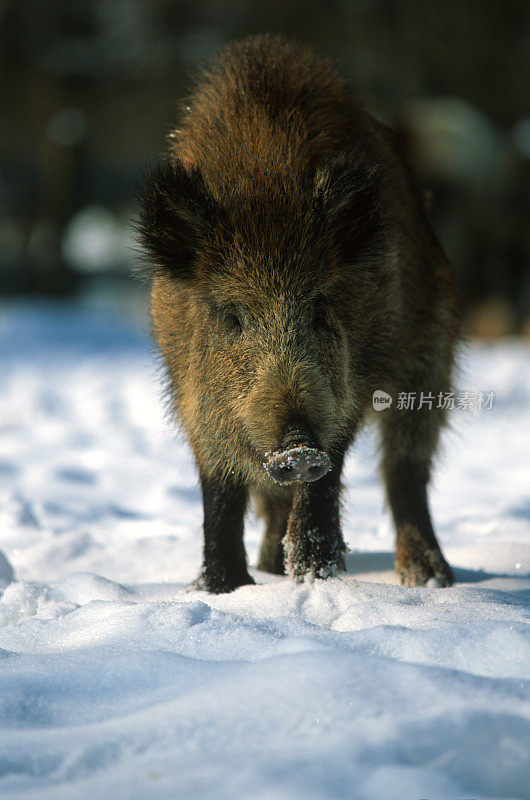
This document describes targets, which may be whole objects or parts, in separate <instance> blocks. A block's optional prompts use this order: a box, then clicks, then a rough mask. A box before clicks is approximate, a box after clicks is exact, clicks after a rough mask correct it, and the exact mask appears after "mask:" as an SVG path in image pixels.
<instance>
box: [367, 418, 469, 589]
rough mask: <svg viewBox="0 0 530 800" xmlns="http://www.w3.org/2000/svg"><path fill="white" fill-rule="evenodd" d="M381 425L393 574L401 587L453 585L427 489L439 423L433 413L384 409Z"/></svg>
mask: <svg viewBox="0 0 530 800" xmlns="http://www.w3.org/2000/svg"><path fill="white" fill-rule="evenodd" d="M383 413H384V414H385V417H384V419H383V420H382V427H383V463H382V467H383V477H384V481H385V485H386V493H387V498H388V504H389V506H390V510H391V512H392V517H393V519H394V525H395V529H396V571H397V573H398V576H399V578H400V580H401V583H403V584H405V585H407V586H423V585H425V584H426V583H427V582H429V581H432V582H433V583H434V584H435V585H437V586H451V584H452V583H453V580H454V578H453V573H452V570H451V567H450V566H449V564H448V563H447V561H446V560H445V558H444V557H443V554H442V551H441V550H440V545H439V544H438V542H437V540H436V535H435V533H434V529H433V525H432V522H431V515H430V511H429V504H428V499H427V485H428V482H429V475H430V469H431V460H432V455H433V453H434V451H435V449H436V444H437V441H438V435H439V431H440V428H441V426H442V424H443V416H442V413H441V412H440V411H439V410H438V409H435V408H433V409H432V410H428V409H426V410H424V409H421V410H418V411H398V410H397V409H396V410H392V409H390V410H388V411H384V412H383Z"/></svg>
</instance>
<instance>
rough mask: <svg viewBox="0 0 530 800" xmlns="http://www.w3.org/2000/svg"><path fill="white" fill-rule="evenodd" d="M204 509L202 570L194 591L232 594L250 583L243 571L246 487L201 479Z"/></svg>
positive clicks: (205, 477) (245, 568)
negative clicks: (202, 590)
mask: <svg viewBox="0 0 530 800" xmlns="http://www.w3.org/2000/svg"><path fill="white" fill-rule="evenodd" d="M201 489H202V500H203V507H204V548H203V567H202V570H201V573H200V575H199V577H198V578H197V580H196V581H195V583H194V584H193V585H194V587H195V588H196V589H204V590H206V591H207V592H213V593H214V594H222V593H223V592H232V591H233V590H234V589H237V587H238V586H243V585H244V584H248V583H254V580H253V579H252V578H251V577H250V575H249V574H248V571H247V558H246V553H245V545H244V543H243V520H244V516H245V508H246V504H247V490H246V487H245V486H244V485H242V484H240V483H235V482H231V481H230V480H222V479H220V478H216V477H211V476H206V475H201Z"/></svg>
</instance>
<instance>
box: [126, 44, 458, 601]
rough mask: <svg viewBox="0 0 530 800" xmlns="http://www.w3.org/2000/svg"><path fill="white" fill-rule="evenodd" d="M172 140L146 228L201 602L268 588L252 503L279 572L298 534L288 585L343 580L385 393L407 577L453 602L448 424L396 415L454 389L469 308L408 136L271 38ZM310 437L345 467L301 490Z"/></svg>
mask: <svg viewBox="0 0 530 800" xmlns="http://www.w3.org/2000/svg"><path fill="white" fill-rule="evenodd" d="M170 141H171V145H170V149H169V153H168V156H167V159H166V160H165V161H163V162H162V163H161V164H159V165H158V166H156V167H155V168H154V169H153V170H152V171H151V173H150V176H149V177H148V178H147V180H146V182H145V188H144V192H143V198H142V207H141V211H140V223H139V230H140V235H141V240H142V244H143V247H144V251H145V253H146V255H147V258H148V259H149V261H150V263H151V265H152V277H153V282H152V319H153V332H154V335H155V337H156V339H157V341H158V344H159V346H160V349H161V352H162V355H163V358H164V361H165V365H166V368H167V373H168V377H169V382H170V393H171V397H172V401H173V406H174V411H175V415H176V418H177V419H178V420H179V421H180V423H181V424H182V426H183V428H184V430H185V431H186V433H187V435H188V438H189V441H190V443H191V446H192V448H193V450H194V453H195V458H196V461H197V465H198V468H199V473H200V476H201V484H202V487H203V496H204V503H205V541H206V545H205V548H206V549H205V564H204V567H203V571H202V573H201V578H200V585H201V587H203V588H206V589H209V590H211V591H230V590H231V589H233V588H235V587H236V586H237V585H241V583H246V582H249V581H250V580H251V578H250V576H249V575H248V572H247V569H246V561H245V555H244V548H243V545H242V535H243V533H242V531H243V527H242V516H241V515H242V514H243V513H244V509H245V506H246V498H247V495H248V493H249V492H251V493H252V494H254V495H256V496H259V506H260V508H261V509H262V510H263V513H264V515H265V517H266V519H267V534H266V535H267V537H268V538H267V540H266V543H265V545H264V548H263V549H262V557H261V560H260V566H261V567H262V568H269V569H271V570H273V571H280V569H279V566H278V565H279V564H282V563H283V556H282V542H281V539H282V537H281V535H280V533H281V527H282V525H285V531H286V538H285V540H284V544H285V551H286V553H287V554H288V559H287V560H288V562H289V563H288V564H287V567H288V571H289V572H290V574H292V575H294V576H295V577H297V578H300V577H302V576H303V575H304V574H306V573H308V572H309V573H312V574H314V575H317V576H321V577H323V576H325V575H327V574H329V573H330V572H332V571H333V564H332V563H331V562H332V561H333V559H335V566H340V564H341V563H342V555H341V553H342V550H343V547H344V545H343V541H342V535H341V533H340V525H339V518H338V517H339V515H338V507H339V506H338V492H339V487H340V472H341V468H342V461H343V457H344V453H345V451H346V449H347V447H348V446H349V445H350V444H351V443H352V442H353V440H354V439H355V436H356V433H357V431H358V429H359V427H360V425H361V424H362V423H363V421H364V419H365V418H366V417H367V416H368V414H369V410H370V406H371V398H372V394H373V392H374V391H375V390H376V389H382V390H384V391H386V392H388V393H389V394H390V395H391V396H392V397H393V398H394V404H393V406H392V407H391V408H390V409H388V410H387V411H385V412H382V414H380V415H379V423H380V430H381V435H382V445H383V460H382V471H383V477H384V480H385V483H386V488H387V496H388V499H389V504H390V507H391V510H392V513H393V516H394V520H395V523H396V530H397V535H398V567H399V572H400V575H401V577H402V579H403V581H404V582H405V583H410V584H416V583H422V582H425V581H427V580H429V579H430V578H434V579H436V581H438V583H440V584H441V585H447V584H448V583H450V581H451V572H450V569H449V567H448V566H447V564H446V562H445V561H444V560H443V556H442V555H441V553H440V551H439V548H438V545H437V543H436V539H435V537H434V532H433V530H432V526H431V523H430V517H429V512H428V507H427V499H426V492H425V487H426V484H427V482H428V478H429V474H430V468H431V460H432V456H433V453H434V452H435V449H436V445H437V440H438V435H439V431H440V428H441V426H442V424H443V422H444V414H443V412H442V411H441V410H439V409H433V410H431V411H428V410H426V409H425V408H424V409H422V410H417V411H413V412H407V411H402V410H399V409H398V408H397V405H396V400H397V395H398V393H399V392H416V393H418V396H419V393H420V392H422V391H423V392H424V393H427V392H429V393H432V394H434V395H435V396H437V395H438V394H439V393H440V392H445V391H447V390H448V389H449V388H450V381H451V370H452V364H453V351H454V345H455V341H456V339H457V336H458V330H459V311H458V302H457V295H456V290H455V286H454V282H453V277H452V272H451V269H450V266H449V264H448V262H447V259H446V258H445V256H444V254H443V251H442V250H441V248H440V246H439V244H438V242H437V240H436V238H435V236H434V234H433V232H432V231H431V229H430V227H429V224H428V222H427V220H426V217H425V213H424V209H423V204H422V201H421V194H420V193H419V192H418V191H417V190H416V188H415V185H414V181H413V179H412V177H411V175H410V172H409V169H408V167H407V165H406V163H405V162H404V160H403V158H402V156H401V154H400V152H399V149H398V148H397V145H396V142H395V139H394V136H393V134H392V131H390V130H389V129H388V128H386V127H384V126H383V125H381V124H379V123H378V122H377V121H376V120H374V119H373V118H372V117H371V116H370V115H369V114H368V113H367V112H366V111H364V109H363V108H362V106H361V104H360V103H359V102H358V100H357V99H356V98H355V97H354V96H353V95H352V93H351V91H350V89H349V87H348V86H347V84H346V83H345V82H344V81H343V80H342V79H341V78H340V77H339V76H338V75H337V74H336V73H335V71H334V69H333V68H332V66H331V65H330V64H329V63H328V62H327V61H324V60H321V59H319V58H317V57H315V56H314V55H313V54H312V53H311V52H310V51H309V50H307V49H306V48H304V47H301V46H299V45H296V44H294V43H292V42H289V41H287V40H285V39H283V38H281V37H272V36H264V37H252V38H250V39H247V40H245V41H243V42H238V43H235V44H234V45H231V46H230V47H228V48H227V49H226V50H225V51H223V53H222V54H221V55H220V56H219V58H218V59H217V60H216V61H214V62H213V64H212V65H211V67H210V68H209V69H207V70H205V71H203V72H201V73H200V74H199V75H198V76H197V79H196V82H195V85H194V89H193V91H192V93H191V96H190V97H189V98H188V100H187V101H186V103H185V104H184V105H183V107H182V110H181V113H180V119H179V122H178V125H177V128H176V129H175V131H174V132H173V133H172V135H171V140H170ZM293 425H295V426H296V425H300V426H301V427H302V428H303V430H304V431H305V432H306V433H307V435H308V436H310V437H311V440H312V441H313V442H314V444H315V447H318V448H320V449H321V450H323V451H325V452H326V453H328V454H329V457H330V459H331V464H332V469H331V471H330V473H329V475H328V476H327V477H325V478H322V479H321V480H318V481H316V482H315V483H311V484H300V485H297V486H296V487H295V488H294V489H293V488H289V489H284V488H279V487H276V486H275V485H274V484H273V482H272V481H271V478H270V477H269V475H268V473H267V472H266V470H265V469H264V460H265V459H266V456H267V453H269V452H272V451H277V450H278V449H279V448H280V449H281V446H282V441H283V437H284V435H285V431H286V430H287V429H288V428H289V427H291V428H292V426H293ZM404 471H406V472H407V474H408V475H411V476H412V478H411V480H408V479H407V480H404V477H403V475H404ZM289 508H290V509H291V510H290V512H289V513H288V509H289ZM213 509H217V511H215V513H214V512H213ZM214 519H215V524H214V522H213V520H214ZM223 519H224V522H223ZM228 527H230V530H231V531H232V533H230V534H229V531H228ZM234 530H237V531H238V534H237V536H236V538H235V539H234ZM236 540H237V541H236ZM295 562H296V563H295ZM324 562H325V563H324Z"/></svg>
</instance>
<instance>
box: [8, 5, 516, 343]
mask: <svg viewBox="0 0 530 800" xmlns="http://www.w3.org/2000/svg"><path fill="white" fill-rule="evenodd" d="M263 31H271V32H279V31H281V32H284V33H286V34H288V35H291V36H294V37H296V38H297V39H299V40H302V41H304V42H306V43H309V44H311V45H312V46H314V48H315V49H317V50H318V51H320V52H321V53H323V54H325V55H328V56H331V57H332V58H333V59H335V60H336V62H337V64H338V66H339V68H340V70H341V71H342V72H343V73H344V74H345V75H346V76H347V77H348V78H349V79H350V80H351V82H352V84H353V85H354V87H355V88H356V90H357V91H358V93H359V94H360V95H361V96H362V97H363V98H364V99H365V103H366V105H367V106H368V107H369V108H370V109H371V110H372V111H373V112H375V114H376V115H377V116H378V117H379V118H380V119H382V120H384V121H385V122H387V123H389V124H391V125H393V126H394V127H395V128H397V129H398V131H399V133H400V135H401V137H402V140H403V142H404V143H405V146H406V148H407V150H408V152H409V158H410V160H411V161H412V162H413V165H414V166H415V168H416V172H417V174H418V176H419V179H420V182H421V183H422V184H423V186H424V188H425V189H426V190H428V191H429V193H430V194H431V195H432V200H431V220H432V222H433V225H434V227H435V229H436V230H437V232H438V234H439V236H440V238H441V240H442V243H443V245H444V247H445V249H446V251H447V253H448V255H449V256H450V258H451V260H452V262H453V264H454V266H455V269H456V272H457V275H458V278H459V281H460V285H461V287H462V293H463V297H464V301H465V305H466V309H467V318H468V329H469V331H470V333H471V334H474V335H479V336H483V337H489V338H493V337H496V336H501V335H506V334H512V333H521V334H524V335H526V336H530V225H529V222H530V103H529V87H530V80H529V78H530V60H529V59H530V55H529V54H530V4H529V3H528V1H527V0H504V2H486V3H484V2H480V1H479V0H475V1H471V0H461V2H459V3H451V2H431V1H430V0H424V1H423V2H422V0H352V2H346V0H342V1H341V0H287V1H286V0H268V2H249V1H248V0H226V1H225V2H214V0H194V2H185V1H184V0H150V1H149V0H148V1H147V2H146V1H144V2H141V1H140V0H68V2H66V1H65V0H46V1H45V2H44V1H43V0H40V1H39V0H24V2H22V3H21V2H14V1H12V0H3V2H2V0H0V87H1V98H2V100H1V117H0V142H1V150H0V293H1V294H2V295H3V296H4V301H5V299H6V298H7V297H10V296H11V297H14V296H17V295H18V296H21V295H22V296H29V295H32V296H42V295H47V296H68V297H74V296H80V295H82V296H86V295H87V294H90V293H92V294H94V295H95V296H99V297H100V298H108V297H112V298H114V300H116V298H118V301H119V299H120V298H121V302H122V304H125V305H127V304H128V303H129V302H130V303H132V302H133V300H131V298H134V296H135V292H136V293H145V287H140V288H135V284H134V283H133V282H132V279H131V266H132V265H133V264H134V261H135V256H134V245H133V241H132V233H131V231H132V224H131V221H132V219H133V218H134V213H135V207H134V186H135V183H136V181H137V180H138V179H139V178H140V176H141V174H142V170H143V167H144V165H145V163H146V161H147V159H148V158H149V157H150V156H151V157H152V156H153V155H156V154H158V153H159V152H161V151H162V150H163V149H164V148H165V135H166V134H167V133H168V131H169V129H170V127H171V126H172V124H173V123H174V120H175V107H176V102H177V100H178V99H179V98H180V97H182V96H183V95H184V94H185V91H186V85H187V80H188V76H189V74H190V72H192V71H193V70H194V69H195V68H197V67H199V66H200V65H201V64H203V63H204V61H205V60H207V59H208V58H210V57H211V56H212V55H213V54H215V52H216V51H217V50H218V49H219V48H220V47H222V45H223V44H225V43H226V42H228V41H230V40H232V39H235V38H238V37H243V36H245V35H247V34H249V33H258V32H263Z"/></svg>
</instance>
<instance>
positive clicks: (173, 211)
mask: <svg viewBox="0 0 530 800" xmlns="http://www.w3.org/2000/svg"><path fill="white" fill-rule="evenodd" d="M216 215H217V208H216V204H215V201H214V199H213V197H212V196H211V194H210V192H209V190H208V188H207V186H206V185H205V183H204V180H203V177H202V175H201V173H200V171H199V170H198V169H193V170H192V171H190V172H188V171H186V169H185V168H184V166H183V165H182V164H181V162H180V161H177V160H175V159H173V160H170V159H169V158H167V159H165V160H164V161H161V162H159V163H158V164H157V165H156V166H155V167H153V168H151V169H150V171H149V174H148V176H147V179H146V180H145V182H144V185H143V188H142V189H141V192H140V211H139V222H138V226H137V227H138V233H139V238H140V243H141V245H142V247H143V250H144V253H145V256H146V260H147V261H148V262H149V264H150V270H151V271H152V270H153V269H154V271H155V274H163V275H170V276H171V277H174V278H177V279H185V278H191V277H193V265H194V261H195V258H196V254H197V250H198V249H199V247H200V245H201V243H202V242H203V241H204V239H205V238H206V237H207V235H208V233H209V231H210V230H211V228H212V226H213V224H214V222H215V218H216Z"/></svg>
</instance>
